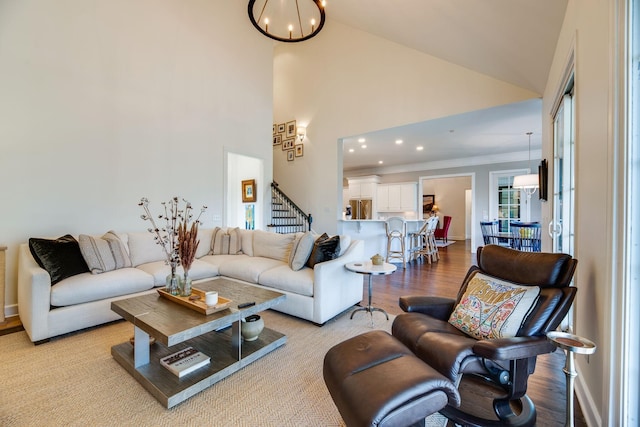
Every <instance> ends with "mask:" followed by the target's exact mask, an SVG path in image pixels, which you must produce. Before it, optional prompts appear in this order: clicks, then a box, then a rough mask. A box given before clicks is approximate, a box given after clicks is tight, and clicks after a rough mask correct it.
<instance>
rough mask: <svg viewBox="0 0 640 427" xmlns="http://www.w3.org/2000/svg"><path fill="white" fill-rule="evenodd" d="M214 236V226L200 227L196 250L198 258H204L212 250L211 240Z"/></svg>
mask: <svg viewBox="0 0 640 427" xmlns="http://www.w3.org/2000/svg"><path fill="white" fill-rule="evenodd" d="M212 238H213V228H200V227H198V240H199V241H200V243H199V244H198V249H197V250H196V258H202V257H203V256H205V255H207V254H208V253H209V251H211V240H212Z"/></svg>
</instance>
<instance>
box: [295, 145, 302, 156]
mask: <svg viewBox="0 0 640 427" xmlns="http://www.w3.org/2000/svg"><path fill="white" fill-rule="evenodd" d="M295 151H296V157H302V156H303V155H304V145H302V144H296V145H295Z"/></svg>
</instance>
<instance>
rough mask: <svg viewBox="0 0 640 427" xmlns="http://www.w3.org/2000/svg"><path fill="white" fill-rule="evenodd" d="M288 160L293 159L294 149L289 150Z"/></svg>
mask: <svg viewBox="0 0 640 427" xmlns="http://www.w3.org/2000/svg"><path fill="white" fill-rule="evenodd" d="M287 160H288V161H290V162H292V161H293V150H289V151H287Z"/></svg>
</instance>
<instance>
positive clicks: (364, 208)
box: [349, 199, 373, 219]
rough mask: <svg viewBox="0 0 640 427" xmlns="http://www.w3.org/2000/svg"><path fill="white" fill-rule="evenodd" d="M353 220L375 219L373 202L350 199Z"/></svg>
mask: <svg viewBox="0 0 640 427" xmlns="http://www.w3.org/2000/svg"><path fill="white" fill-rule="evenodd" d="M349 206H351V219H373V218H372V217H371V216H372V213H373V212H372V211H373V201H372V200H371V199H350V200H349Z"/></svg>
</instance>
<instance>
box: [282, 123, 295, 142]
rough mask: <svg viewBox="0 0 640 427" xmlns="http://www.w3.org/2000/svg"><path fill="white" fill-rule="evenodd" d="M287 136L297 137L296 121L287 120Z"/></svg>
mask: <svg viewBox="0 0 640 427" xmlns="http://www.w3.org/2000/svg"><path fill="white" fill-rule="evenodd" d="M285 132H286V135H285V136H286V137H287V138H295V137H296V121H295V120H292V121H290V122H287V126H286V130H285Z"/></svg>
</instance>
